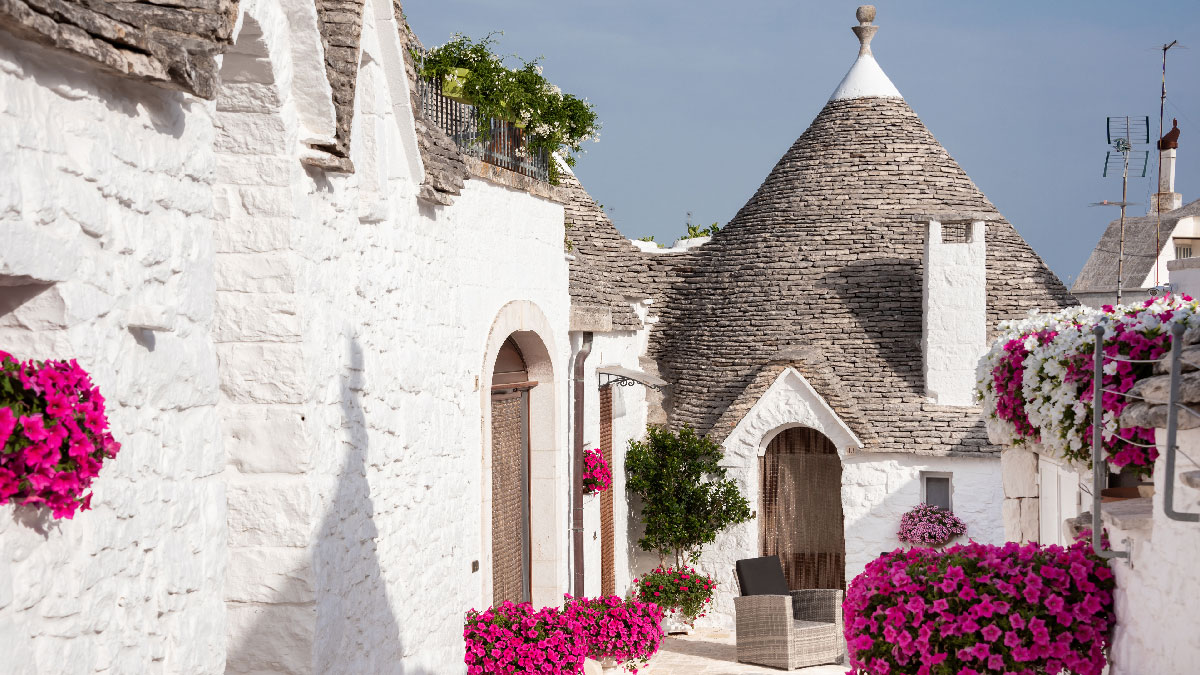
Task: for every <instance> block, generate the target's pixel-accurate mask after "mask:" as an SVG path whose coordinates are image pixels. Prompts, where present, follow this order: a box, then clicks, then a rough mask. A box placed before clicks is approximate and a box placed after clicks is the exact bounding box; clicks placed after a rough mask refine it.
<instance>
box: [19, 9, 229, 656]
mask: <svg viewBox="0 0 1200 675" xmlns="http://www.w3.org/2000/svg"><path fill="white" fill-rule="evenodd" d="M212 146H213V131H212V123H211V112H210V106H209V104H206V103H205V102H202V101H196V100H194V99H191V98H190V97H188V96H185V95H182V94H178V93H174V92H168V91H164V90H162V89H159V88H156V87H152V86H147V85H142V84H138V83H135V82H130V81H124V80H118V79H115V78H110V77H108V76H105V75H100V74H97V72H96V71H95V70H94V69H93V68H91V67H90V66H87V65H84V64H82V63H81V62H79V61H75V60H71V59H68V58H66V57H64V56H62V55H61V54H60V53H58V52H53V51H49V50H46V49H43V48H41V47H38V46H35V45H33V44H31V43H29V42H24V41H18V40H16V39H14V38H12V37H11V35H10V34H8V33H6V32H3V31H0V157H3V158H4V160H3V162H0V242H3V243H2V245H0V349H3V350H7V351H10V352H13V353H14V354H16V355H17V356H19V357H22V358H24V357H38V358H48V357H54V358H66V359H69V358H76V359H78V360H79V362H80V364H81V365H82V366H83V367H84V368H85V369H87V370H88V371H89V372H90V373H91V374H92V377H93V379H94V381H95V383H96V384H97V385H98V386H99V387H100V388H101V391H102V392H103V394H104V395H105V397H106V398H107V406H108V413H109V419H110V421H111V424H112V432H113V435H114V436H115V437H116V439H117V440H118V441H120V442H121V443H122V446H123V447H122V450H121V452H120V454H119V455H118V456H117V458H116V459H115V460H113V461H111V462H108V463H106V464H105V466H104V468H103V469H102V471H101V473H100V476H99V478H98V479H97V480H96V482H95V483H94V495H95V496H94V498H93V500H92V510H90V511H86V512H82V513H79V514H77V515H76V516H75V518H74V519H73V520H63V521H56V522H52V521H48V520H44V519H39V518H38V513H37V512H36V511H33V510H31V509H27V508H16V507H13V506H3V507H0V655H2V656H0V671H3V672H5V673H13V674H26V673H43V674H47V675H50V674H53V675H70V674H76V673H78V674H85V673H220V672H222V671H223V668H224V661H225V631H224V608H223V605H222V598H221V587H222V581H223V577H224V573H225V548H226V543H225V542H226V529H225V488H224V485H223V483H222V481H221V480H220V472H221V470H222V469H223V467H224V455H223V451H222V446H221V439H220V435H219V431H218V429H219V426H218V419H217V400H218V381H217V368H216V357H215V353H214V349H213V345H212V342H211V338H210V327H211V324H212V321H213V288H214V279H213V269H212V260H213V243H212V240H211V234H210V232H211V228H212V213H211V181H212V176H213V169H214V157H213V153H212V150H211V148H212ZM135 326H154V327H155V328H153V329H146V328H138V327H135Z"/></svg>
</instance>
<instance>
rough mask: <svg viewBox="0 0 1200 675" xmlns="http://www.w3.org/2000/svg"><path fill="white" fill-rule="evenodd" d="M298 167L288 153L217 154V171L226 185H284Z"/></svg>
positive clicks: (294, 159) (297, 163)
mask: <svg viewBox="0 0 1200 675" xmlns="http://www.w3.org/2000/svg"><path fill="white" fill-rule="evenodd" d="M298 168H299V162H297V161H296V158H295V157H290V156H288V155H281V156H258V155H249V156H239V155H227V154H221V155H218V156H217V173H218V175H219V176H221V182H222V183H225V184H227V185H250V186H271V187H285V186H287V185H288V184H289V181H290V179H291V178H292V177H293V176H294V175H295V173H296V170H297V169H298Z"/></svg>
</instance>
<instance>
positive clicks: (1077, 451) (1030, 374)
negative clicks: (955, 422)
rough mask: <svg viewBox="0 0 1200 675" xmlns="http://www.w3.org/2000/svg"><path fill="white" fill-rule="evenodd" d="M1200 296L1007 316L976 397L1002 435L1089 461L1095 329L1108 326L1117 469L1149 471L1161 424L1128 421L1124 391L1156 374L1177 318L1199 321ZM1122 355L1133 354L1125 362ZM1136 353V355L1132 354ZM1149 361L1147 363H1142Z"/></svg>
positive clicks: (1106, 422) (1107, 397)
mask: <svg viewBox="0 0 1200 675" xmlns="http://www.w3.org/2000/svg"><path fill="white" fill-rule="evenodd" d="M1197 305H1198V303H1197V302H1196V301H1195V300H1193V299H1192V298H1190V297H1188V296H1186V295H1166V296H1163V297H1160V298H1154V299H1151V300H1147V301H1145V302H1142V303H1136V304H1132V305H1118V306H1116V307H1113V306H1111V305H1106V306H1105V307H1104V308H1103V309H1101V310H1094V309H1089V308H1085V307H1072V308H1070V309H1067V310H1063V311H1061V312H1058V313H1055V314H1045V315H1036V314H1035V315H1031V316H1030V317H1029V318H1027V319H1023V320H1020V321H1006V322H1003V323H1001V324H1000V332H1001V335H1000V337H999V338H998V339H997V340H996V341H995V342H994V343H993V344H992V347H991V349H990V350H989V351H988V353H987V354H986V355H985V356H984V357H983V359H982V360H981V361H980V364H979V369H978V371H977V373H976V376H977V382H978V383H977V386H976V396H977V399H978V400H979V401H980V402H981V403H982V405H983V408H984V416H985V420H986V421H987V425H988V433H989V436H990V437H991V438H992V440H993V442H997V443H1006V444H1010V445H1021V444H1025V443H1039V444H1041V445H1042V446H1043V449H1044V450H1045V451H1047V452H1048V453H1050V454H1057V455H1060V456H1062V457H1065V458H1066V459H1069V460H1073V461H1077V462H1081V463H1085V464H1090V463H1091V441H1092V423H1093V420H1092V354H1093V351H1094V349H1095V344H1096V342H1095V340H1096V338H1095V336H1094V335H1093V334H1092V329H1093V328H1094V327H1095V326H1096V325H1099V324H1103V325H1104V337H1103V340H1104V342H1103V351H1104V354H1105V355H1106V356H1107V357H1113V358H1110V360H1107V361H1106V362H1105V364H1104V381H1103V383H1102V384H1103V389H1104V391H1105V393H1104V394H1103V399H1102V401H1101V404H1102V409H1103V411H1104V413H1103V419H1101V420H1100V424H1101V425H1102V438H1103V442H1104V453H1105V455H1106V459H1107V461H1108V463H1109V464H1111V465H1112V466H1114V467H1126V466H1128V467H1132V468H1133V469H1134V470H1136V472H1137V473H1140V474H1142V475H1149V473H1150V471H1151V469H1152V468H1153V465H1154V460H1155V459H1156V458H1157V456H1158V452H1157V450H1156V449H1155V448H1154V442H1155V438H1154V429H1151V428H1146V427H1123V426H1121V425H1120V423H1119V421H1118V420H1119V419H1120V416H1121V413H1122V412H1123V411H1124V410H1125V408H1126V407H1127V406H1128V405H1129V404H1130V403H1132V402H1133V401H1132V399H1130V398H1128V397H1127V396H1124V394H1125V393H1126V392H1128V391H1129V390H1130V389H1132V388H1133V386H1134V385H1135V384H1137V382H1138V381H1139V380H1141V379H1143V378H1145V377H1149V376H1151V375H1152V374H1153V371H1154V366H1153V364H1152V363H1148V362H1152V361H1154V360H1155V359H1160V358H1162V357H1163V356H1164V355H1166V354H1167V353H1168V352H1169V351H1170V349H1171V325H1172V324H1174V323H1183V324H1184V325H1189V326H1191V325H1196V324H1197V322H1198V321H1200V320H1197V319H1196V318H1194V317H1195V315H1196V314H1197ZM1115 358H1121V359H1125V360H1122V361H1117V360H1114V359H1115ZM1131 361H1134V362H1131ZM1137 361H1141V363H1139V362H1137Z"/></svg>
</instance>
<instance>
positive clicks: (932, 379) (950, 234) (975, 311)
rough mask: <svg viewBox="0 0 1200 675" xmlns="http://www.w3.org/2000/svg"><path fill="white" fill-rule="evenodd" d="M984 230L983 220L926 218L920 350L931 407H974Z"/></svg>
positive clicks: (983, 318) (982, 342)
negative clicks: (932, 404) (956, 220)
mask: <svg viewBox="0 0 1200 675" xmlns="http://www.w3.org/2000/svg"><path fill="white" fill-rule="evenodd" d="M985 231H986V230H985V227H984V223H983V221H982V220H972V221H966V222H958V223H947V224H946V225H943V224H942V223H941V222H940V221H938V220H933V219H929V220H928V229H927V230H926V235H925V278H924V284H923V293H922V300H923V319H924V321H923V325H922V331H921V332H922V335H921V348H922V353H923V355H924V359H925V396H926V397H927V399H928V400H929V402H930V403H936V404H939V405H957V406H969V405H974V400H973V394H972V392H973V391H974V389H975V366H976V364H977V363H978V362H979V359H980V357H982V356H983V353H984V351H985V350H986V347H987V342H986V341H987V247H986V244H985V242H984V239H985V236H984V234H985Z"/></svg>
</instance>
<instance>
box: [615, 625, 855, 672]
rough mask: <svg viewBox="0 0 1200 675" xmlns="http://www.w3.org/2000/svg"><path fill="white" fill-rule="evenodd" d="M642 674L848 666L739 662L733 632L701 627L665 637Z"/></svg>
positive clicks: (824, 669)
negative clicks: (701, 629) (750, 663)
mask: <svg viewBox="0 0 1200 675" xmlns="http://www.w3.org/2000/svg"><path fill="white" fill-rule="evenodd" d="M638 672H639V675H641V674H643V673H644V674H645V675H749V674H750V673H755V674H759V673H763V674H765V673H785V672H791V673H795V674H796V675H845V673H846V666H838V665H830V666H813V667H811V668H800V669H799V670H792V671H785V670H779V669H776V668H767V667H766V666H752V665H748V664H745V663H738V662H737V658H736V647H735V646H734V641H733V633H732V632H728V631H722V632H716V631H700V632H697V633H693V634H692V635H686V636H678V637H670V638H667V639H666V640H665V641H663V645H662V647H660V648H659V650H658V654H656V655H655V656H654V659H653V660H651V661H650V666H649V667H648V668H646V669H645V670H640V671H638Z"/></svg>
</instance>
